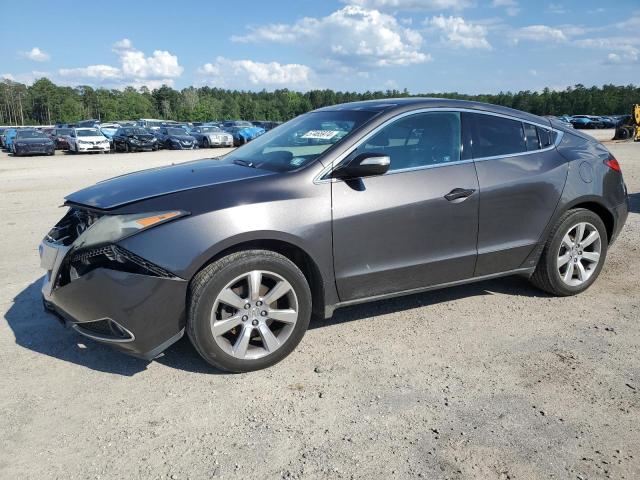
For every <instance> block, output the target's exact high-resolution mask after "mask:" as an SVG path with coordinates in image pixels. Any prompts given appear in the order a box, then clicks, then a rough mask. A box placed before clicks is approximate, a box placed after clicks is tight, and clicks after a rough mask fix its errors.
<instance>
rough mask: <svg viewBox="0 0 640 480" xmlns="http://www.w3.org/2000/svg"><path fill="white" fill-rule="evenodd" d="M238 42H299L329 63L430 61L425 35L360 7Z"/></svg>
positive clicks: (262, 30)
mask: <svg viewBox="0 0 640 480" xmlns="http://www.w3.org/2000/svg"><path fill="white" fill-rule="evenodd" d="M249 30H250V31H249V33H248V34H247V35H244V36H234V37H232V40H233V41H235V42H243V43H249V42H277V43H296V44H299V45H301V46H303V47H305V48H307V49H308V50H310V51H311V52H312V53H313V54H314V55H317V56H319V57H320V58H323V59H324V60H325V61H326V62H328V63H330V64H335V63H337V64H341V65H345V66H351V67H356V68H358V67H362V66H365V67H386V66H397V65H411V64H417V63H423V62H426V61H429V60H430V59H431V57H430V56H429V55H427V54H425V53H423V52H421V51H420V47H421V46H422V36H421V35H420V33H418V32H417V31H416V30H412V29H410V28H405V27H403V26H401V25H400V24H399V22H398V21H397V20H396V19H395V18H394V17H393V16H391V15H387V14H385V13H381V12H379V11H377V10H368V9H365V8H362V7H359V6H352V5H350V6H346V7H344V8H342V9H340V10H338V11H336V12H333V13H332V14H330V15H328V16H326V17H322V18H309V17H306V18H303V19H301V20H298V21H297V22H295V23H293V24H290V25H286V24H272V25H266V26H262V27H254V28H250V29H249Z"/></svg>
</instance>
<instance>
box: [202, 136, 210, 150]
mask: <svg viewBox="0 0 640 480" xmlns="http://www.w3.org/2000/svg"><path fill="white" fill-rule="evenodd" d="M210 146H211V145H209V139H208V138H207V137H204V139H203V140H202V148H209V147H210Z"/></svg>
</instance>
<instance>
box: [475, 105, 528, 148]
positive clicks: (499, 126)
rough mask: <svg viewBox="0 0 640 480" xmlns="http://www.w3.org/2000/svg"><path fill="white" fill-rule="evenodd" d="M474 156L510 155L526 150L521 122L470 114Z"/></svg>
mask: <svg viewBox="0 0 640 480" xmlns="http://www.w3.org/2000/svg"><path fill="white" fill-rule="evenodd" d="M471 115H472V117H473V134H472V138H473V156H474V158H485V157H496V156H499V155H512V154H514V153H521V152H526V151H527V145H526V142H525V136H524V131H523V127H522V122H520V121H517V120H510V119H508V118H503V117H496V116H494V115H484V114H479V113H473V114H471Z"/></svg>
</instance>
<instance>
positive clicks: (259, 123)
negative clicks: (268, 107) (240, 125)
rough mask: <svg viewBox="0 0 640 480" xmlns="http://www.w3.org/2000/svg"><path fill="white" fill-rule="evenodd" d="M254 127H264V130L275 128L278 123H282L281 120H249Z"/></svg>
mask: <svg viewBox="0 0 640 480" xmlns="http://www.w3.org/2000/svg"><path fill="white" fill-rule="evenodd" d="M251 123H252V124H253V125H254V126H255V127H260V128H264V130H265V131H266V132H268V131H269V130H272V129H274V128H276V127H277V126H278V125H280V124H282V122H271V121H267V120H255V121H253V122H251Z"/></svg>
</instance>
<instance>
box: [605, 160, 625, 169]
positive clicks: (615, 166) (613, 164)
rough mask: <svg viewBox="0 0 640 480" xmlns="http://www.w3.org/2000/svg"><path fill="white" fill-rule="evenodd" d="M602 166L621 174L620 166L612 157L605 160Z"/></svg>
mask: <svg viewBox="0 0 640 480" xmlns="http://www.w3.org/2000/svg"><path fill="white" fill-rule="evenodd" d="M604 164H605V165H606V166H607V167H609V168H610V169H611V170H615V171H616V172H622V169H621V168H620V164H619V163H618V160H616V159H615V158H614V157H609V158H608V159H607V160H605V161H604Z"/></svg>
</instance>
